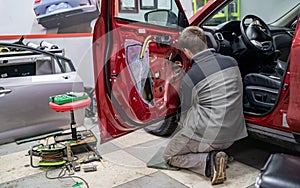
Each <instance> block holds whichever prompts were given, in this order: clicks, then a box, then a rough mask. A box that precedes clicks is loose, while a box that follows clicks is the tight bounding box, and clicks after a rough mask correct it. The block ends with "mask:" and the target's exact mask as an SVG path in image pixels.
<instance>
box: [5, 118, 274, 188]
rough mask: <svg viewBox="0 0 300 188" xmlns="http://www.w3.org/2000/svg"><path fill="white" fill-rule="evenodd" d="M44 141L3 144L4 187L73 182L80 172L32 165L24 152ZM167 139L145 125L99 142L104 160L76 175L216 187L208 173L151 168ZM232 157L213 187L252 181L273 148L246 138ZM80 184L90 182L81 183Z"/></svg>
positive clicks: (126, 183) (95, 182)
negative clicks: (224, 174)
mask: <svg viewBox="0 0 300 188" xmlns="http://www.w3.org/2000/svg"><path fill="white" fill-rule="evenodd" d="M85 124H86V125H85V128H86V129H90V130H92V131H93V132H94V133H95V135H97V136H98V135H99V130H98V126H97V125H96V124H93V123H91V121H90V120H89V119H86V121H85ZM39 142H41V141H34V142H29V143H25V144H20V145H17V144H16V143H10V144H5V145H1V146H0V161H1V166H0V174H1V176H0V187H5V188H15V187H16V188H19V187H32V188H35V187H44V188H47V187H49V188H50V187H51V188H53V187H66V188H67V187H70V188H71V187H72V185H74V184H75V183H76V182H83V180H81V179H78V178H75V177H74V178H65V179H47V178H46V177H45V173H46V171H49V170H50V171H49V172H48V175H49V176H51V177H54V176H57V175H58V174H59V172H60V169H47V168H32V167H31V166H30V162H29V156H26V154H27V152H28V149H29V148H30V146H33V145H35V144H37V143H39ZM167 142H168V138H161V137H156V136H153V135H150V134H148V133H146V132H145V131H143V130H139V131H136V132H134V133H131V134H129V135H126V136H124V137H121V138H119V139H115V140H113V141H111V142H108V143H105V144H102V145H100V146H99V145H98V150H99V152H100V153H101V155H102V157H103V158H104V161H105V166H102V165H101V163H99V162H93V164H95V165H97V171H95V172H83V171H82V170H81V171H80V172H76V173H75V176H79V177H81V178H83V179H84V180H85V181H86V182H87V183H88V184H89V187H91V188H99V187H104V188H109V187H119V188H127V187H128V188H129V187H143V188H148V187H149V188H153V187H164V188H168V187H170V188H174V187H176V188H177V187H178V188H180V187H182V188H184V187H194V188H196V187H212V186H211V185H210V181H209V180H208V179H207V178H204V177H200V176H198V175H196V174H194V173H192V172H189V171H187V170H178V171H174V170H173V171H172V170H159V169H154V168H147V166H146V164H147V162H148V161H149V160H150V159H151V158H152V157H153V155H154V154H155V153H156V152H157V151H158V150H159V149H160V148H161V147H164V146H165V145H166V144H167ZM228 152H229V153H230V154H231V155H232V156H233V157H234V159H235V160H234V161H233V162H231V163H230V164H229V168H228V169H227V177H228V178H227V179H228V180H227V181H226V182H225V183H224V184H221V185H217V186H214V187H220V188H221V187H224V188H225V187H230V188H231V187H232V188H233V187H237V188H243V187H245V188H247V187H254V185H253V184H254V182H255V179H256V177H257V175H258V173H259V169H260V168H261V167H262V166H263V164H264V162H265V161H266V159H267V158H268V156H269V154H270V153H271V152H270V151H266V150H265V149H262V148H258V147H257V143H254V141H252V140H242V141H241V142H239V143H236V144H235V145H234V146H232V148H230V150H229V151H228ZM81 187H86V186H84V185H82V186H81Z"/></svg>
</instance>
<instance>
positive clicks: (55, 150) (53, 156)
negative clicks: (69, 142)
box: [29, 144, 67, 168]
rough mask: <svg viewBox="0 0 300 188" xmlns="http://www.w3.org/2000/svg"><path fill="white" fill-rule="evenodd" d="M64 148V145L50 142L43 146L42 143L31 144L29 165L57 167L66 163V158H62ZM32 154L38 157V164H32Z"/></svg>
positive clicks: (34, 166)
mask: <svg viewBox="0 0 300 188" xmlns="http://www.w3.org/2000/svg"><path fill="white" fill-rule="evenodd" d="M64 149H65V146H63V145H60V144H50V145H48V146H44V145H43V144H38V145H35V146H32V147H31V149H30V151H29V154H30V165H31V166H32V167H33V168H38V167H57V166H62V165H65V164H66V162H67V161H66V160H64V158H63V157H64ZM33 156H38V157H40V159H41V160H40V161H39V162H38V164H37V165H36V164H33Z"/></svg>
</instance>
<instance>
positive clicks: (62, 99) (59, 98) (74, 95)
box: [49, 92, 88, 104]
mask: <svg viewBox="0 0 300 188" xmlns="http://www.w3.org/2000/svg"><path fill="white" fill-rule="evenodd" d="M87 98H88V95H87V93H85V92H70V93H66V94H62V95H56V96H51V97H49V101H50V102H54V103H56V104H65V103H69V102H73V101H78V100H82V99H87Z"/></svg>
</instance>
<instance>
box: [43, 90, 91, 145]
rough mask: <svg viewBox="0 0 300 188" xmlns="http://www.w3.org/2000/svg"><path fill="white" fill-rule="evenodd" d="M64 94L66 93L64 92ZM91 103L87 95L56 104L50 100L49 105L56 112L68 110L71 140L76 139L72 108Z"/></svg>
mask: <svg viewBox="0 0 300 188" xmlns="http://www.w3.org/2000/svg"><path fill="white" fill-rule="evenodd" d="M65 95H66V94H65ZM52 98H53V97H52ZM90 104H91V99H90V98H89V97H87V98H84V99H79V100H74V101H73V100H71V102H66V103H63V104H57V103H55V101H54V100H52V101H51V97H50V102H49V106H50V108H51V109H52V110H55V111H57V112H67V111H70V115H71V133H72V140H73V141H77V140H78V138H77V131H76V122H75V116H74V110H78V109H82V108H85V107H87V106H89V105H90Z"/></svg>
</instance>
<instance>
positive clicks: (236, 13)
mask: <svg viewBox="0 0 300 188" xmlns="http://www.w3.org/2000/svg"><path fill="white" fill-rule="evenodd" d="M208 1H209V0H191V1H186V0H181V3H182V5H183V7H184V9H185V12H186V15H187V16H188V17H189V18H190V17H191V16H192V15H194V14H195V13H196V12H198V11H199V10H201V8H202V7H203V6H204V5H205V4H206V3H207V2H208ZM298 4H299V0H285V1H283V0H233V1H232V2H231V3H230V4H229V5H227V6H226V7H224V8H222V9H221V10H219V11H218V12H217V13H216V14H215V15H214V16H213V18H211V19H210V20H209V21H208V22H206V24H205V25H218V24H220V23H223V22H226V21H231V20H241V19H242V18H243V17H244V16H245V15H247V14H253V15H256V16H258V17H260V18H262V19H263V20H264V21H265V22H266V23H267V24H270V23H273V22H274V21H276V20H278V19H279V18H280V17H282V16H283V15H285V14H287V13H288V12H289V11H290V10H291V9H293V8H294V7H295V6H296V5H298Z"/></svg>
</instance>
